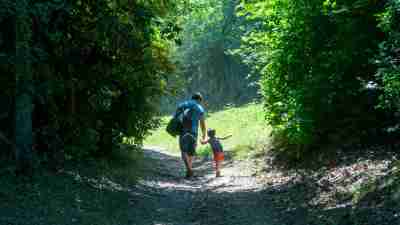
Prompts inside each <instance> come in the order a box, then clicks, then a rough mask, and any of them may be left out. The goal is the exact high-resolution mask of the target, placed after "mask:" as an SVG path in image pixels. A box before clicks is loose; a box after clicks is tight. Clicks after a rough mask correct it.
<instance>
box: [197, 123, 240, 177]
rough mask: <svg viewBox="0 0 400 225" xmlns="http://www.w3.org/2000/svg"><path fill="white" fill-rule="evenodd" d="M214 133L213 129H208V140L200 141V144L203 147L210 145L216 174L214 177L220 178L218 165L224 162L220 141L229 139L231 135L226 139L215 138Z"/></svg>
mask: <svg viewBox="0 0 400 225" xmlns="http://www.w3.org/2000/svg"><path fill="white" fill-rule="evenodd" d="M215 133H216V132H215V130H214V129H208V131H207V135H208V140H205V141H202V142H201V143H202V144H203V145H204V144H207V143H209V144H210V146H211V149H212V151H213V153H214V161H215V172H216V175H215V176H216V177H220V176H221V171H220V164H221V162H222V161H223V160H224V151H223V148H222V144H221V142H220V140H225V139H227V138H229V137H231V136H232V135H228V136H226V137H222V138H219V137H216V136H215Z"/></svg>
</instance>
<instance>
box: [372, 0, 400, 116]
mask: <svg viewBox="0 0 400 225" xmlns="http://www.w3.org/2000/svg"><path fill="white" fill-rule="evenodd" d="M378 18H379V21H380V23H379V27H380V28H381V29H382V31H383V32H385V34H386V35H387V38H386V39H385V40H384V41H382V42H381V43H380V45H379V54H378V56H377V60H376V64H377V65H378V67H379V69H378V71H377V74H376V76H377V78H378V80H379V81H380V82H381V83H382V87H383V92H384V93H383V95H382V98H381V100H382V101H381V106H382V107H384V108H387V109H392V110H397V111H399V110H400V101H399V99H400V1H397V0H392V1H389V2H388V4H387V7H386V9H385V10H384V11H383V12H382V13H381V14H379V17H378Z"/></svg>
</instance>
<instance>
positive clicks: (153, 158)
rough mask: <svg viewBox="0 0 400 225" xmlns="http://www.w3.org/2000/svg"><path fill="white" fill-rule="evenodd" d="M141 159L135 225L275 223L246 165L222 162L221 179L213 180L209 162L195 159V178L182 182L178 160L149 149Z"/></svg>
mask: <svg viewBox="0 0 400 225" xmlns="http://www.w3.org/2000/svg"><path fill="white" fill-rule="evenodd" d="M145 160H147V161H148V163H147V166H148V168H147V171H149V172H148V174H147V176H145V177H144V178H143V180H141V181H140V183H139V184H138V185H136V186H135V187H134V188H132V191H131V196H132V197H131V199H130V202H131V204H132V206H133V207H135V209H134V210H133V211H134V214H135V216H134V218H136V221H133V222H134V223H133V224H137V225H147V224H151V225H206V224H207V225H208V224H210V225H211V224H213V225H214V224H215V225H222V224H226V225H228V224H229V225H235V224H237V225H241V224H243V225H249V224H254V225H258V224H265V225H273V224H276V223H274V221H273V219H272V218H273V213H272V209H271V207H269V205H268V204H266V203H268V202H269V201H268V199H266V197H268V195H262V194H261V192H263V191H264V190H265V188H263V186H262V185H261V184H260V183H258V182H257V180H256V178H255V177H254V176H252V174H253V173H254V171H253V169H252V166H251V165H250V164H249V163H245V162H233V161H232V160H226V162H225V166H224V170H223V175H224V176H223V177H220V178H215V176H214V171H213V167H212V162H211V160H210V159H197V160H196V161H195V162H194V168H195V175H196V177H195V178H193V179H191V180H185V179H183V174H184V171H183V165H182V162H181V160H180V158H179V157H177V156H174V155H170V154H169V153H167V152H164V151H156V150H150V149H148V150H145Z"/></svg>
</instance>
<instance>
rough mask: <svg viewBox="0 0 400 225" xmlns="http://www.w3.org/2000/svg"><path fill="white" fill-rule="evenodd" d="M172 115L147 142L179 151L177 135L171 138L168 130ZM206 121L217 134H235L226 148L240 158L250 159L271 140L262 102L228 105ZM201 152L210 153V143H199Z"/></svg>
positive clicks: (203, 153) (198, 151) (164, 120)
mask: <svg viewBox="0 0 400 225" xmlns="http://www.w3.org/2000/svg"><path fill="white" fill-rule="evenodd" d="M169 118H170V117H169V116H167V117H163V118H162V121H163V122H162V126H161V127H160V128H159V129H157V130H155V131H154V132H153V133H152V135H151V136H150V137H148V138H147V139H146V140H145V145H146V146H157V147H161V148H164V149H167V150H168V151H170V152H172V153H179V146H178V141H177V138H173V137H171V136H170V135H169V134H168V133H167V132H166V131H165V126H166V123H167V122H168V120H169ZM206 122H207V127H208V128H213V129H215V130H216V132H217V136H225V135H228V134H232V135H233V137H231V138H229V139H227V140H223V141H222V144H223V146H224V149H225V150H227V151H231V152H232V154H233V155H234V156H235V157H237V158H241V159H242V158H246V157H247V156H249V153H251V152H254V151H255V150H258V149H260V146H262V145H263V144H265V143H267V141H268V137H269V129H268V126H267V125H266V123H265V121H264V112H263V108H262V105H261V104H256V103H250V104H247V105H245V106H242V107H227V108H225V109H224V110H222V111H218V112H212V113H209V114H208V115H207V117H206ZM197 154H198V155H200V156H206V155H209V154H210V148H209V146H207V145H202V146H199V148H198V150H197Z"/></svg>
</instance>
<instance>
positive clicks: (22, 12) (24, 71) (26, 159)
mask: <svg viewBox="0 0 400 225" xmlns="http://www.w3.org/2000/svg"><path fill="white" fill-rule="evenodd" d="M29 7H30V5H29V1H27V0H22V1H18V2H17V3H16V64H15V66H16V70H15V71H16V93H15V95H16V97H15V102H16V104H15V143H16V146H15V153H16V161H17V171H21V172H26V171H30V170H31V169H32V168H31V167H32V141H33V139H32V134H33V133H32V111H33V102H32V95H33V85H32V67H31V54H30V49H31V46H30V44H31V37H32V35H31V26H32V24H31V18H30V17H29V11H28V9H29Z"/></svg>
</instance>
